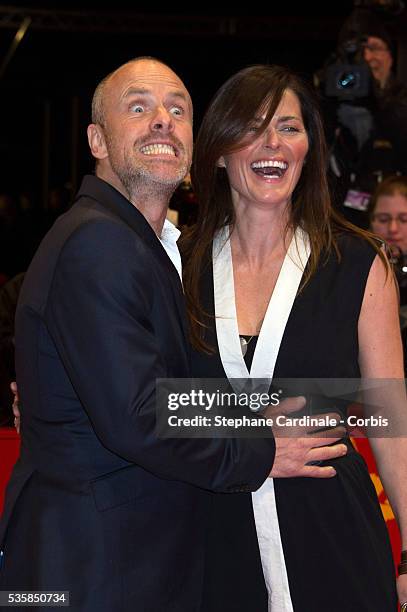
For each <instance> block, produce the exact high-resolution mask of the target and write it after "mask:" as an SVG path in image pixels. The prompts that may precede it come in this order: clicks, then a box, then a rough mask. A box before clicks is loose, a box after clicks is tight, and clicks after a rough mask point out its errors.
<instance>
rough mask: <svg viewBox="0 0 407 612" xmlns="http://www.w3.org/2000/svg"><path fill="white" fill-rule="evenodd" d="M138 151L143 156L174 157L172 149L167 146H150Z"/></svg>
mask: <svg viewBox="0 0 407 612" xmlns="http://www.w3.org/2000/svg"><path fill="white" fill-rule="evenodd" d="M140 151H141V152H142V153H144V155H174V156H175V150H174V147H172V146H171V145H168V144H150V145H146V146H145V147H141V149H140Z"/></svg>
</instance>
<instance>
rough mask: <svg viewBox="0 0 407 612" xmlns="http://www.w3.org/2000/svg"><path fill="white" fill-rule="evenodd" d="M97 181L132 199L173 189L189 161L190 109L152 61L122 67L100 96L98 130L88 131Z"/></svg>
mask: <svg viewBox="0 0 407 612" xmlns="http://www.w3.org/2000/svg"><path fill="white" fill-rule="evenodd" d="M88 135H89V144H90V147H91V150H92V153H93V155H94V156H95V157H96V158H97V159H98V160H99V165H100V172H98V174H100V175H101V177H102V178H105V179H106V180H108V181H109V182H111V183H112V184H113V185H115V186H117V187H118V188H120V185H118V184H117V182H118V181H119V183H121V185H123V186H124V187H125V188H126V189H127V191H129V192H130V193H131V188H132V186H134V185H135V183H136V184H140V183H156V184H157V186H160V185H161V186H162V187H163V188H165V187H166V186H167V187H169V188H170V189H173V188H175V187H176V186H177V185H178V184H179V183H180V182H181V181H182V179H183V178H184V177H185V176H186V174H187V173H188V171H189V168H190V165H191V159H192V143H193V136H192V103H191V98H190V96H189V93H188V91H187V89H186V88H185V86H184V84H183V83H182V81H181V80H180V79H179V77H178V76H177V75H176V74H175V73H174V72H173V71H172V70H171V69H170V68H169V67H168V66H165V65H164V64H161V63H160V62H158V61H156V60H149V59H141V60H137V61H133V62H129V63H128V64H125V65H124V66H122V67H121V68H119V69H118V70H117V71H116V72H115V73H113V75H112V76H111V77H110V78H109V80H108V82H107V83H106V86H105V89H104V93H103V125H92V126H89V128H88Z"/></svg>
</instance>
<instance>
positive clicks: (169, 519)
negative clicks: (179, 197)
mask: <svg viewBox="0 0 407 612" xmlns="http://www.w3.org/2000/svg"><path fill="white" fill-rule="evenodd" d="M92 112H93V117H92V124H91V125H90V126H89V128H88V140H89V146H90V149H91V152H92V155H93V156H94V158H95V159H96V176H87V177H85V178H84V181H83V183H82V186H81V188H80V191H79V193H78V196H77V199H76V202H75V203H74V205H73V207H72V208H71V210H70V211H69V212H68V213H66V214H65V215H63V216H62V217H60V219H59V220H58V221H57V222H56V223H55V225H54V226H53V228H52V229H51V231H50V232H49V233H48V235H47V236H46V238H45V239H44V241H43V243H42V244H41V246H40V249H39V251H38V252H37V254H36V256H35V258H34V260H33V262H32V264H31V267H30V269H29V270H28V273H27V274H26V277H25V282H24V285H23V288H22V292H21V296H20V301H19V305H18V309H17V317H16V354H17V380H18V384H19V393H20V397H21V402H22V405H23V411H22V413H23V414H22V422H21V434H22V450H21V457H20V459H19V461H18V463H17V465H16V467H15V469H14V472H13V474H12V478H11V481H10V484H9V487H8V491H7V499H6V505H5V511H4V515H3V518H2V521H1V526H0V544H1V548H2V557H1V558H2V569H1V570H0V591H1V590H3V591H4V590H7V591H15V590H19V591H38V590H45V591H47V592H57V591H69V593H70V609H71V610H73V611H81V612H85V611H86V612H122V611H123V612H127V611H128V612H137V611H140V612H158V611H161V610H165V612H171V611H173V612H195V611H196V612H197V611H198V610H199V608H200V594H201V588H202V582H203V569H202V568H203V556H204V537H205V520H206V515H207V506H208V504H209V503H210V496H209V495H208V493H207V490H212V491H219V492H223V493H225V492H233V491H240V490H244V491H252V490H255V489H256V488H258V487H259V486H260V485H261V484H262V482H263V481H264V480H265V478H266V477H267V475H268V474H269V472H270V470H271V467H272V464H273V459H274V452H275V444H274V440H272V439H268V440H256V441H255V443H254V442H252V441H250V440H233V439H230V440H210V439H207V440H204V439H200V440H199V439H198V440H197V439H195V440H180V439H170V440H163V439H158V438H157V437H156V435H155V432H154V427H155V381H156V379H157V378H166V377H170V378H171V377H173V378H185V377H188V376H189V374H190V373H189V365H188V362H189V355H188V342H187V329H186V317H185V312H184V309H185V306H184V299H183V293H182V285H181V280H180V257H179V253H178V249H177V247H176V240H177V237H178V231H177V230H176V228H174V227H173V226H171V224H170V223H169V222H167V221H166V211H167V206H168V202H169V200H170V197H171V195H172V193H173V192H174V190H175V188H176V187H177V185H178V184H179V183H180V182H181V181H182V180H183V178H184V177H185V175H186V174H187V173H188V171H189V168H190V163H191V156H192V104H191V99H190V96H189V94H188V91H187V90H186V88H185V86H184V84H183V82H182V81H181V80H180V78H179V77H178V76H177V75H176V74H175V73H174V72H173V71H172V70H171V69H170V68H169V67H168V66H166V65H165V64H163V63H161V62H160V61H158V60H155V59H152V58H138V59H135V60H132V61H130V62H128V63H127V64H125V65H123V66H121V67H120V68H118V69H117V70H116V71H115V72H113V73H112V74H110V75H108V76H107V77H106V78H105V79H104V80H103V81H102V82H101V83H100V84H99V85H98V87H97V89H96V91H95V94H94V98H93V104H92ZM56 607H57V606H56V601H55V608H56ZM52 609H54V608H52Z"/></svg>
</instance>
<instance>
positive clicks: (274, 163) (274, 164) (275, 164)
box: [251, 159, 288, 170]
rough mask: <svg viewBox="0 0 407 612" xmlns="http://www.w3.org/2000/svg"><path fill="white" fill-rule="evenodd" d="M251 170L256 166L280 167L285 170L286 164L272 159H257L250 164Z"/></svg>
mask: <svg viewBox="0 0 407 612" xmlns="http://www.w3.org/2000/svg"><path fill="white" fill-rule="evenodd" d="M251 167H252V168H253V170H255V169H256V168H280V169H281V170H287V168H288V164H287V163H286V162H283V161H274V160H271V159H268V160H267V161H257V162H253V163H252V164H251Z"/></svg>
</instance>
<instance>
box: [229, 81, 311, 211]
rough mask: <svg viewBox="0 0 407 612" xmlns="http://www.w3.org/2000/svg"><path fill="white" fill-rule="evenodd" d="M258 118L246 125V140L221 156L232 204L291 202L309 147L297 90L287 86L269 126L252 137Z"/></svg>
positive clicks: (281, 203) (280, 203)
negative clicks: (229, 187) (236, 148)
mask: <svg viewBox="0 0 407 612" xmlns="http://www.w3.org/2000/svg"><path fill="white" fill-rule="evenodd" d="M261 122H262V117H257V118H254V120H253V124H252V126H250V128H249V129H248V138H249V144H247V146H244V147H243V148H241V149H239V150H238V151H236V152H233V153H231V154H229V155H225V156H223V157H221V159H220V160H219V165H220V166H225V168H226V171H227V173H228V177H229V183H230V186H231V190H232V198H233V202H234V204H235V205H236V204H238V203H243V204H250V203H251V204H252V205H256V206H260V207H262V208H263V207H270V206H274V207H275V206H280V205H282V206H283V207H285V206H286V205H287V204H289V203H290V202H291V196H292V193H293V191H294V189H295V186H296V185H297V182H298V180H299V178H300V175H301V172H302V166H303V163H304V159H305V156H306V154H307V151H308V136H307V133H306V131H305V127H304V123H303V119H302V113H301V107H300V103H299V100H298V97H297V96H296V94H294V93H293V92H292V91H291V90H290V89H287V90H286V91H285V92H284V94H283V96H282V98H281V101H280V104H279V105H278V107H277V110H276V112H275V114H274V116H273V118H272V119H271V121H270V124H269V126H268V127H267V128H266V130H265V131H264V132H263V133H262V134H260V136H259V137H258V138H255V139H254V140H253V139H252V138H251V137H252V136H253V134H255V133H256V129H257V127H258V125H259V124H261ZM243 143H244V140H243ZM243 143H242V144H243Z"/></svg>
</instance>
